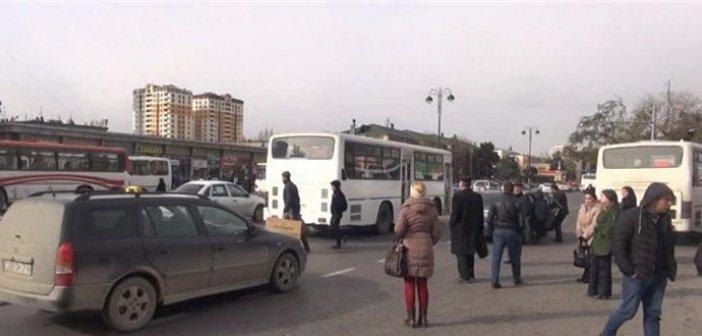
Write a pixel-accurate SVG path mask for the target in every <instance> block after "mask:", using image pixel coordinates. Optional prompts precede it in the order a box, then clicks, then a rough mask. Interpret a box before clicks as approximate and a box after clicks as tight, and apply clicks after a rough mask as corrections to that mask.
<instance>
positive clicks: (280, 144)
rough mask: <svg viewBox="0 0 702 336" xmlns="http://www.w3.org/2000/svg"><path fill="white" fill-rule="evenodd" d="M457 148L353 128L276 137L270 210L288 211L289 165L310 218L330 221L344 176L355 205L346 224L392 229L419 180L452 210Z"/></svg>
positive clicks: (269, 171) (442, 207)
mask: <svg viewBox="0 0 702 336" xmlns="http://www.w3.org/2000/svg"><path fill="white" fill-rule="evenodd" d="M451 162H452V158H451V152H449V151H446V150H441V149H437V148H431V147H423V146H416V145H410V144H405V143H400V142H393V141H386V140H379V139H373V138H368V137H362V136H355V135H348V134H329V133H300V134H282V135H276V136H274V137H272V138H271V140H270V143H269V147H268V159H267V162H266V185H267V187H268V189H269V194H268V207H267V215H268V216H277V217H282V216H283V208H284V203H283V187H284V186H283V181H282V177H281V175H282V173H283V172H284V171H289V172H290V174H291V175H292V177H291V180H292V181H293V182H294V183H295V184H296V185H297V187H298V190H299V193H300V203H301V215H302V218H303V220H304V221H305V222H306V223H308V224H317V225H329V220H330V218H331V212H330V205H331V196H332V191H331V186H330V182H331V181H333V180H340V181H341V185H342V186H341V188H342V190H343V191H344V194H345V195H346V198H347V199H348V205H349V208H348V210H347V211H346V213H344V217H343V219H342V221H341V225H350V226H369V225H375V226H376V229H377V231H378V232H379V233H381V234H384V233H388V232H390V230H391V229H392V224H393V222H394V220H395V217H396V216H397V214H398V213H399V211H400V207H401V206H402V203H403V202H404V201H405V199H407V198H408V197H409V191H410V186H411V184H412V182H414V181H422V182H424V183H425V184H426V186H427V196H428V197H429V198H430V199H432V200H433V202H434V204H435V206H436V207H437V209H438V210H439V212H440V213H441V212H443V211H447V210H448V206H449V204H450V198H451V185H452V181H451V179H452V178H451V176H452V175H453V171H452V166H451Z"/></svg>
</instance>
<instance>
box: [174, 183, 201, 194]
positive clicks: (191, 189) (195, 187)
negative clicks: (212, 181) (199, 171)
mask: <svg viewBox="0 0 702 336" xmlns="http://www.w3.org/2000/svg"><path fill="white" fill-rule="evenodd" d="M202 187H204V185H202V184H196V183H190V184H183V185H182V186H180V187H178V188H176V190H174V192H177V193H181V194H191V195H196V194H197V193H198V192H199V191H200V189H202Z"/></svg>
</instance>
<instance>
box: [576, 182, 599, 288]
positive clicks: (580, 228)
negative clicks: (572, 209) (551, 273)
mask: <svg viewBox="0 0 702 336" xmlns="http://www.w3.org/2000/svg"><path fill="white" fill-rule="evenodd" d="M592 190H593V189H588V190H586V191H585V202H584V203H583V204H582V205H581V206H580V210H578V220H577V222H576V225H575V236H576V237H577V238H578V243H582V242H585V243H586V244H587V246H588V247H591V246H592V236H593V234H594V233H595V226H597V216H598V215H599V214H600V205H599V204H597V196H595V193H594V192H593V191H592ZM589 280H590V265H586V266H585V270H584V271H583V275H582V276H581V277H580V278H578V279H577V281H578V282H582V283H587V282H588V281H589Z"/></svg>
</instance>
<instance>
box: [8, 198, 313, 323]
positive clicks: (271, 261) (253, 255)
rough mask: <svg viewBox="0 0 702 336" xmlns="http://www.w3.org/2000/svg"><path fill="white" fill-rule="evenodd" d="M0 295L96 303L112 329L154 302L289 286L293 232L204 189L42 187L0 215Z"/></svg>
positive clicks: (295, 276) (49, 303)
mask: <svg viewBox="0 0 702 336" xmlns="http://www.w3.org/2000/svg"><path fill="white" fill-rule="evenodd" d="M0 257H1V259H2V260H1V261H2V267H1V268H0V300H3V301H7V302H9V303H12V304H18V305H26V306H33V307H37V308H39V309H41V310H45V311H52V312H68V311H85V310H97V311H102V315H103V319H104V320H105V322H106V323H107V324H108V325H110V326H111V327H113V328H115V329H118V330H121V331H132V330H136V329H139V328H141V327H143V326H144V325H146V324H147V323H149V321H150V320H151V318H152V316H153V314H154V311H155V310H156V308H157V306H159V305H168V304H173V303H176V302H180V301H184V300H188V299H192V298H197V297H202V296H206V295H211V294H216V293H221V292H226V291H232V290H237V289H241V288H246V287H253V286H259V285H262V284H268V283H269V284H271V286H272V287H273V289H275V290H276V291H279V292H285V291H288V290H291V289H293V288H294V287H296V285H297V283H298V280H299V277H300V275H301V273H302V271H303V270H304V268H305V263H306V260H307V259H306V254H305V252H304V250H303V249H302V248H301V246H300V243H299V241H298V240H296V239H294V238H291V237H287V236H283V235H279V234H275V233H270V232H267V231H265V230H262V229H256V228H255V227H254V226H253V225H251V224H250V223H249V222H247V221H246V220H245V219H243V218H242V217H240V216H239V215H237V214H235V213H233V212H231V211H230V210H228V209H227V208H225V207H223V206H220V205H218V204H216V203H214V202H212V201H210V200H208V199H206V198H204V197H199V196H193V195H179V194H144V195H133V194H121V193H112V194H109V193H108V194H84V195H75V194H62V193H45V194H43V195H39V196H35V197H30V198H26V199H23V200H19V201H16V202H14V204H13V205H12V206H11V207H10V208H9V209H8V211H7V213H6V214H5V215H4V217H3V218H2V221H0Z"/></svg>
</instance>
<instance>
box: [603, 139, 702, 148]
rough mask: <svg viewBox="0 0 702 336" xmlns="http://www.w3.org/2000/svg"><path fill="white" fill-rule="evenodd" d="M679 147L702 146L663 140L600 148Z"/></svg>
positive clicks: (681, 141)
mask: <svg viewBox="0 0 702 336" xmlns="http://www.w3.org/2000/svg"><path fill="white" fill-rule="evenodd" d="M642 145H643V146H680V145H692V146H696V147H702V144H698V143H696V142H690V141H683V140H680V141H665V140H654V141H651V140H647V141H637V142H625V143H619V144H611V145H605V146H602V147H600V148H605V149H606V148H621V147H638V146H642Z"/></svg>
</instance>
